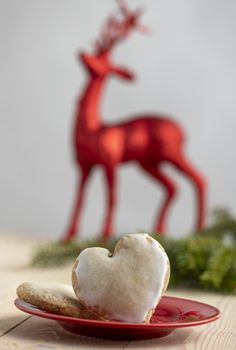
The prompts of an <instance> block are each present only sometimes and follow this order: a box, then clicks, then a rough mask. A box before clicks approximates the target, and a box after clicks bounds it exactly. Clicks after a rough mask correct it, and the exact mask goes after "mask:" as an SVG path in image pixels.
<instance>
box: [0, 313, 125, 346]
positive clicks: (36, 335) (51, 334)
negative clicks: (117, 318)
mask: <svg viewBox="0 0 236 350" xmlns="http://www.w3.org/2000/svg"><path fill="white" fill-rule="evenodd" d="M128 343H129V342H127V341H112V340H102V339H98V338H89V337H82V336H78V335H76V334H72V333H69V332H66V331H64V330H63V329H62V328H61V327H60V326H59V325H58V323H57V322H55V321H53V320H48V319H43V318H39V317H30V319H28V320H26V321H25V322H23V323H21V324H20V325H19V326H18V327H16V328H14V329H13V330H12V331H10V332H8V333H7V334H5V335H4V336H3V337H1V338H0V349H4V350H12V349H18V350H21V349H22V350H32V349H42V350H43V349H50V350H51V349H54V350H57V349H58V350H65V349H66V350H69V349H80V350H85V349H93V350H96V349H118V350H122V349H124V348H125V347H126V346H127V345H128Z"/></svg>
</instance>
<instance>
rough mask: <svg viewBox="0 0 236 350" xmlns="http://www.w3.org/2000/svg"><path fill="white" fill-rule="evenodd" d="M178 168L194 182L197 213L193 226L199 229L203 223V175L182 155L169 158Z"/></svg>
mask: <svg viewBox="0 0 236 350" xmlns="http://www.w3.org/2000/svg"><path fill="white" fill-rule="evenodd" d="M171 162H172V163H173V164H174V165H175V166H176V168H177V169H178V170H180V171H181V172H182V173H184V174H185V175H186V176H187V177H188V178H189V179H190V180H191V181H192V182H193V184H194V187H195V190H196V195H197V202H196V203H197V215H196V224H195V227H196V229H197V230H201V229H202V228H203V227H204V223H205V211H206V208H205V204H206V181H205V179H204V178H203V176H202V175H201V174H200V173H199V172H198V171H197V170H196V169H195V168H194V167H193V166H192V165H191V164H190V162H189V161H188V160H186V159H185V158H184V157H179V158H178V159H174V160H171Z"/></svg>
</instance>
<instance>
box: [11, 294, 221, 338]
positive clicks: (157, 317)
mask: <svg viewBox="0 0 236 350" xmlns="http://www.w3.org/2000/svg"><path fill="white" fill-rule="evenodd" d="M15 305H16V307H17V308H18V309H20V310H22V311H24V312H27V313H29V314H31V315H35V316H40V317H45V318H50V319H52V320H55V321H57V322H58V323H59V324H60V325H61V326H62V327H63V328H64V329H66V330H67V331H69V332H73V333H76V334H80V335H85V336H90V337H100V338H106V339H117V340H126V339H129V340H130V339H151V338H160V337H165V336H166V335H168V334H169V333H170V332H172V331H173V330H174V329H175V328H180V327H190V326H198V325H201V324H205V323H209V322H212V321H215V320H216V319H217V318H219V317H220V311H219V310H218V309H217V308H215V307H213V306H211V305H208V304H203V303H200V302H198V301H194V300H188V299H182V298H174V297H167V296H164V297H162V299H161V301H160V303H159V305H158V306H157V308H156V311H155V313H154V315H153V316H152V319H151V322H150V323H148V324H145V323H125V322H118V321H97V320H96V321H95V320H88V319H82V318H75V317H69V316H61V315H57V314H53V313H48V312H46V311H43V310H41V309H39V308H37V307H36V306H33V305H31V304H28V303H25V302H24V301H23V300H21V299H19V298H18V299H16V300H15Z"/></svg>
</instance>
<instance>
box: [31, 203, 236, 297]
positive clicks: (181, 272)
mask: <svg viewBox="0 0 236 350" xmlns="http://www.w3.org/2000/svg"><path fill="white" fill-rule="evenodd" d="M152 237H153V238H155V239H157V240H158V241H159V242H160V243H161V245H162V246H163V247H164V249H165V250H166V253H167V254H168V256H169V259H170V265H171V278H170V285H171V286H179V287H195V288H203V289H210V290H215V291H220V292H226V293H236V220H235V219H234V218H233V217H232V215H231V214H229V213H228V212H227V211H225V210H223V209H218V210H217V211H215V213H214V221H213V224H212V225H211V226H209V227H208V228H207V229H205V230H203V231H200V232H196V233H193V234H192V235H190V236H187V237H184V238H179V239H176V238H170V237H167V236H162V235H158V234H152ZM117 241H118V238H113V239H112V240H109V241H107V242H106V243H104V242H102V241H100V240H98V239H92V240H87V241H85V240H83V241H73V242H71V243H68V244H64V243H60V242H52V243H50V244H48V245H45V246H41V247H39V248H37V250H36V251H35V252H34V255H33V258H32V261H31V264H32V266H39V267H51V266H60V265H63V264H66V263H71V262H72V261H73V260H74V259H75V258H76V257H77V256H78V255H79V253H80V252H81V251H82V250H83V249H85V248H88V247H95V246H97V247H98V246H100V247H101V246H102V247H106V248H107V249H109V250H110V251H112V250H113V248H114V246H115V244H116V242H117Z"/></svg>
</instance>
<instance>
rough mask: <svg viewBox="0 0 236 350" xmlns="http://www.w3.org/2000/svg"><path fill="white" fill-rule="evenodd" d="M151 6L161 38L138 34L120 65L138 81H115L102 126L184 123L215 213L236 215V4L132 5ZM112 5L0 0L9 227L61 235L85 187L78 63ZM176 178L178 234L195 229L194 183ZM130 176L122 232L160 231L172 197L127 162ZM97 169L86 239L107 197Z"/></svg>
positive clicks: (174, 225)
mask: <svg viewBox="0 0 236 350" xmlns="http://www.w3.org/2000/svg"><path fill="white" fill-rule="evenodd" d="M129 3H130V6H131V7H135V6H136V5H139V4H145V7H146V8H147V11H146V13H145V15H144V16H143V23H146V24H148V25H149V26H150V27H151V28H152V35H149V36H144V35H141V34H138V33H137V34H134V35H133V36H132V37H130V38H129V40H127V41H126V42H125V43H123V44H122V45H120V46H119V48H117V50H116V52H115V57H114V60H115V61H116V62H120V63H122V64H125V65H127V66H128V67H132V68H133V70H134V71H135V72H136V73H137V76H138V80H137V81H136V82H135V83H134V84H125V83H124V82H122V81H115V80H112V81H110V82H109V86H108V89H107V92H106V96H105V99H104V104H103V107H102V110H103V115H104V120H109V121H111V120H115V119H116V120H118V119H119V118H120V117H122V116H125V115H129V114H133V113H134V112H138V111H152V112H154V111H164V112H168V113H169V114H171V115H173V116H175V118H176V119H177V120H178V121H179V122H180V123H182V125H183V126H184V127H185V129H186V132H187V135H188V142H187V144H186V152H187V154H188V155H189V157H190V158H191V159H192V160H193V162H194V163H195V164H196V166H197V167H198V168H199V169H201V170H202V172H203V173H204V174H205V175H206V176H207V177H208V180H209V197H208V208H209V210H210V208H212V207H215V206H218V205H220V206H227V207H229V208H230V209H231V210H232V211H233V212H234V213H236V198H235V193H236V191H235V190H236V185H235V184H236V180H235V179H236V163H235V159H236V157H235V156H236V137H235V135H236V106H235V92H236V69H235V62H236V45H235V34H236V2H235V1H234V0H225V1H221V0H200V1H199V0H179V1H170V0H146V1H141V0H140V1H129ZM115 8H116V5H115V2H113V1H110V0H103V1H95V0H86V1H82V0H67V1H66V0H47V1H39V0H21V1H17V0H0V43H1V44H0V122H1V127H0V145H1V146H0V159H1V163H0V164H1V170H0V229H1V230H2V231H3V230H7V231H16V232H22V233H31V234H32V235H33V234H35V235H36V234H42V235H48V236H50V237H54V238H55V237H60V235H61V233H62V232H63V230H64V228H65V225H66V222H67V219H68V215H69V212H70V208H71V205H72V199H73V191H74V188H75V182H76V174H77V171H76V168H75V166H74V164H73V163H72V149H71V145H70V132H71V125H72V120H73V109H74V104H75V98H76V96H77V95H78V93H79V92H80V91H81V87H82V84H83V83H84V81H85V75H84V72H83V70H82V68H81V67H80V66H79V65H78V62H77V61H76V59H75V53H76V51H77V50H78V49H79V48H86V49H89V47H90V46H89V43H91V42H92V40H93V39H94V38H95V37H96V36H97V34H98V31H99V28H100V24H101V23H102V21H103V20H104V18H105V17H106V16H107V14H108V13H109V12H110V11H113V10H114V9H115ZM167 171H168V172H169V173H171V174H173V176H174V177H175V179H176V181H177V182H178V183H179V184H180V187H181V192H180V194H179V197H178V199H177V200H176V203H175V205H174V206H173V208H172V210H171V213H170V220H169V231H170V232H171V234H174V235H177V234H183V233H186V232H188V231H189V230H190V229H191V227H192V225H193V204H194V197H193V191H192V187H191V185H190V184H189V183H188V182H187V181H186V180H185V179H184V178H183V177H181V176H180V175H179V174H177V173H176V171H174V170H172V169H170V168H168V169H167ZM119 175H120V179H119V180H120V194H119V208H118V212H117V217H116V231H117V232H119V233H123V232H126V231H133V230H136V229H150V228H151V226H152V223H153V222H154V216H155V212H156V209H157V205H158V203H159V202H160V200H161V198H162V195H163V192H162V190H161V189H160V186H159V185H156V184H155V183H154V182H152V181H150V180H149V178H147V177H145V176H144V175H143V174H142V173H140V172H139V170H138V169H137V168H136V167H134V166H132V165H128V166H126V167H122V168H121V169H120V171H119ZM101 181H102V174H101V173H100V172H99V171H98V172H97V173H96V174H95V175H94V177H93V178H92V180H91V185H90V188H89V191H88V196H87V204H86V210H85V213H84V214H85V215H84V218H83V224H82V235H83V236H85V235H89V234H95V233H97V232H99V228H100V225H101V222H102V214H103V210H104V207H103V204H104V193H103V190H102V186H100V182H101Z"/></svg>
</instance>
